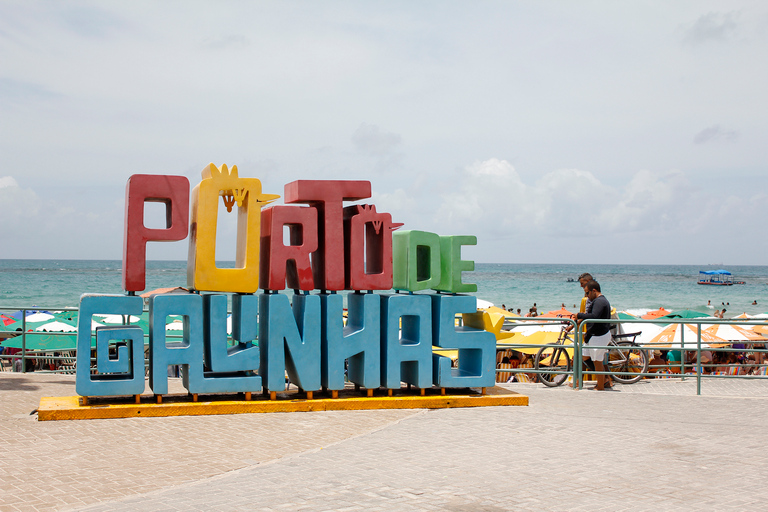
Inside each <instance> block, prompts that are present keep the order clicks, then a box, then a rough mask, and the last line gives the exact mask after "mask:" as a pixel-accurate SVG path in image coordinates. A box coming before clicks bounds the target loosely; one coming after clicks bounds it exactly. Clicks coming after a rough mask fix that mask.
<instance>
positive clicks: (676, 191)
mask: <svg viewBox="0 0 768 512" xmlns="http://www.w3.org/2000/svg"><path fill="white" fill-rule="evenodd" d="M456 189H457V192H454V193H449V194H445V195H444V196H443V197H442V204H441V205H440V207H439V209H438V210H437V214H436V216H435V219H434V220H435V222H437V223H438V224H440V225H442V227H441V229H442V231H443V233H445V232H456V230H457V229H459V230H462V229H463V230H467V231H468V232H473V233H477V234H478V235H480V234H483V235H485V238H486V239H487V238H492V237H498V236H502V237H507V238H509V237H515V236H531V235H537V236H543V237H552V238H563V239H573V238H581V237H599V238H603V239H605V240H606V241H608V240H610V239H611V238H612V237H614V236H619V235H622V236H623V235H626V234H628V233H635V234H637V235H643V236H644V235H653V236H656V235H658V234H660V233H664V234H666V235H670V236H676V234H680V233H685V234H686V235H696V234H703V233H706V232H709V230H711V227H712V224H713V223H715V222H717V219H718V217H719V218H734V217H741V216H744V215H749V214H750V212H751V214H752V215H755V214H757V212H758V211H759V210H758V208H759V205H760V197H764V195H762V196H753V197H752V198H751V199H750V200H749V201H747V202H746V203H745V202H743V201H742V199H740V198H738V197H736V196H729V195H727V194H722V193H720V190H716V191H715V192H716V193H715V194H710V193H708V192H707V191H706V189H705V190H702V189H701V188H699V187H696V186H694V185H693V184H691V183H690V182H689V181H688V179H687V178H686V176H685V175H684V174H683V173H682V172H680V171H672V172H669V173H665V174H659V173H653V172H650V171H648V170H640V171H638V172H636V173H635V174H634V176H632V178H631V179H630V180H629V181H628V182H627V183H625V184H623V185H621V186H620V187H618V188H614V187H612V186H609V185H606V184H604V183H602V182H601V181H600V180H599V179H597V178H596V177H595V176H594V175H593V174H592V173H590V172H588V171H582V170H578V169H560V170H556V171H553V172H550V173H547V174H546V175H544V176H543V177H542V178H540V179H539V180H537V181H536V182H535V183H534V184H533V185H528V184H526V183H524V182H523V181H522V180H521V179H520V177H519V175H518V173H517V172H516V171H515V169H514V168H513V167H512V165H510V164H509V162H506V161H504V160H499V159H490V160H486V161H483V162H476V163H474V164H472V165H471V166H468V167H467V168H466V169H465V170H464V177H463V179H462V180H461V182H460V183H459V184H458V185H457V187H456ZM451 229H452V230H453V231H450V230H451Z"/></svg>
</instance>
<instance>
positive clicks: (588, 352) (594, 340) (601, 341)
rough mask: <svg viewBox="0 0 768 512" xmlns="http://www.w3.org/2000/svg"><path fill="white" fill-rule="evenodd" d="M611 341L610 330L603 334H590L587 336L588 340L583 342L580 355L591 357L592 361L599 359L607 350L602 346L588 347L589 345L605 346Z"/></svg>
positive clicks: (601, 358) (600, 359)
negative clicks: (589, 336)
mask: <svg viewBox="0 0 768 512" xmlns="http://www.w3.org/2000/svg"><path fill="white" fill-rule="evenodd" d="M610 342H611V332H610V331H608V332H607V333H605V334H603V335H602V336H592V337H591V338H589V342H587V343H585V344H584V347H583V349H582V351H581V355H583V356H588V357H591V358H592V360H593V361H601V362H602V360H603V357H605V353H606V352H608V350H607V349H604V348H590V346H598V347H600V346H603V347H606V346H608V344H609V343H610Z"/></svg>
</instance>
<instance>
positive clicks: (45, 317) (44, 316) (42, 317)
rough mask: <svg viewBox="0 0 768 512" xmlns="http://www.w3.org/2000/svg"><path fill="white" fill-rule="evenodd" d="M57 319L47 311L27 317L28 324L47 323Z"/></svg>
mask: <svg viewBox="0 0 768 512" xmlns="http://www.w3.org/2000/svg"><path fill="white" fill-rule="evenodd" d="M54 318H56V317H55V316H53V315H52V314H50V313H48V312H47V311H37V312H35V313H32V314H31V315H27V323H29V322H47V321H49V320H53V319H54Z"/></svg>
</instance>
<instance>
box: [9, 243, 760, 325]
mask: <svg viewBox="0 0 768 512" xmlns="http://www.w3.org/2000/svg"><path fill="white" fill-rule="evenodd" d="M217 263H218V265H219V266H221V267H222V268H228V267H229V268H231V267H233V266H234V262H233V261H220V262H217ZM186 266H187V262H186V260H163V259H160V260H148V261H147V285H146V288H145V290H144V291H150V290H154V289H157V288H165V287H174V286H182V287H186ZM720 268H725V269H726V270H729V271H731V272H732V274H733V276H734V280H737V281H739V280H741V281H745V282H746V284H744V285H733V286H703V285H698V284H696V283H697V281H698V272H699V271H700V270H718V269H720ZM582 272H590V273H592V274H593V275H594V276H595V278H596V279H597V281H598V282H600V284H601V287H602V289H603V293H604V294H605V295H606V297H607V298H608V299H609V301H610V302H611V304H612V305H613V306H614V307H616V308H617V309H618V310H637V309H657V308H659V307H664V308H666V309H669V310H678V309H692V310H696V311H700V312H704V313H709V314H711V313H712V312H714V309H715V307H717V308H718V309H721V307H725V308H726V309H727V313H726V317H729V316H735V315H737V314H740V313H748V314H757V313H764V312H766V311H768V284H767V283H768V266H765V265H721V264H710V265H690V264H685V265H673V264H667V265H663V264H617V263H611V264H576V263H566V264H555V263H475V270H474V271H467V272H464V273H463V276H462V280H463V282H465V283H474V284H477V287H478V290H477V292H476V293H473V294H472V295H475V296H476V297H478V298H479V299H483V300H486V301H489V302H492V303H494V304H495V305H497V306H502V305H504V306H505V307H506V308H508V309H509V308H513V309H514V310H515V311H516V310H517V309H520V310H521V313H523V314H525V313H526V312H527V311H528V309H530V307H531V306H532V305H533V304H534V303H536V305H537V309H538V311H539V313H542V312H546V311H549V310H554V309H559V308H560V307H561V305H563V304H564V305H565V306H566V308H568V309H572V308H573V307H575V305H576V304H577V303H578V302H579V300H580V298H581V296H582V295H583V292H582V291H581V289H580V288H579V286H578V284H577V283H576V282H575V279H576V278H577V277H578V275H579V274H581V273H582ZM569 279H573V280H574V281H569ZM121 282H122V260H119V259H112V260H110V259H92V260H83V259H66V258H57V259H45V258H39V259H35V258H28V259H0V307H4V308H8V307H33V306H37V307H77V305H78V302H79V298H80V295H81V294H83V293H112V294H114V293H118V294H119V293H124V291H123V290H122V285H121ZM382 293H386V292H382ZM755 301H756V302H757V305H754V304H753V302H755ZM708 302H709V305H708V304H707V303H708Z"/></svg>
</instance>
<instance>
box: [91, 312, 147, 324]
mask: <svg viewBox="0 0 768 512" xmlns="http://www.w3.org/2000/svg"><path fill="white" fill-rule="evenodd" d="M93 316H94V317H96V318H98V319H99V320H98V321H99V322H101V323H103V324H112V325H115V324H116V325H122V324H123V322H125V321H128V322H130V323H132V324H135V323H136V322H138V321H139V320H141V318H139V317H138V316H135V315H100V314H98V315H93Z"/></svg>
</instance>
